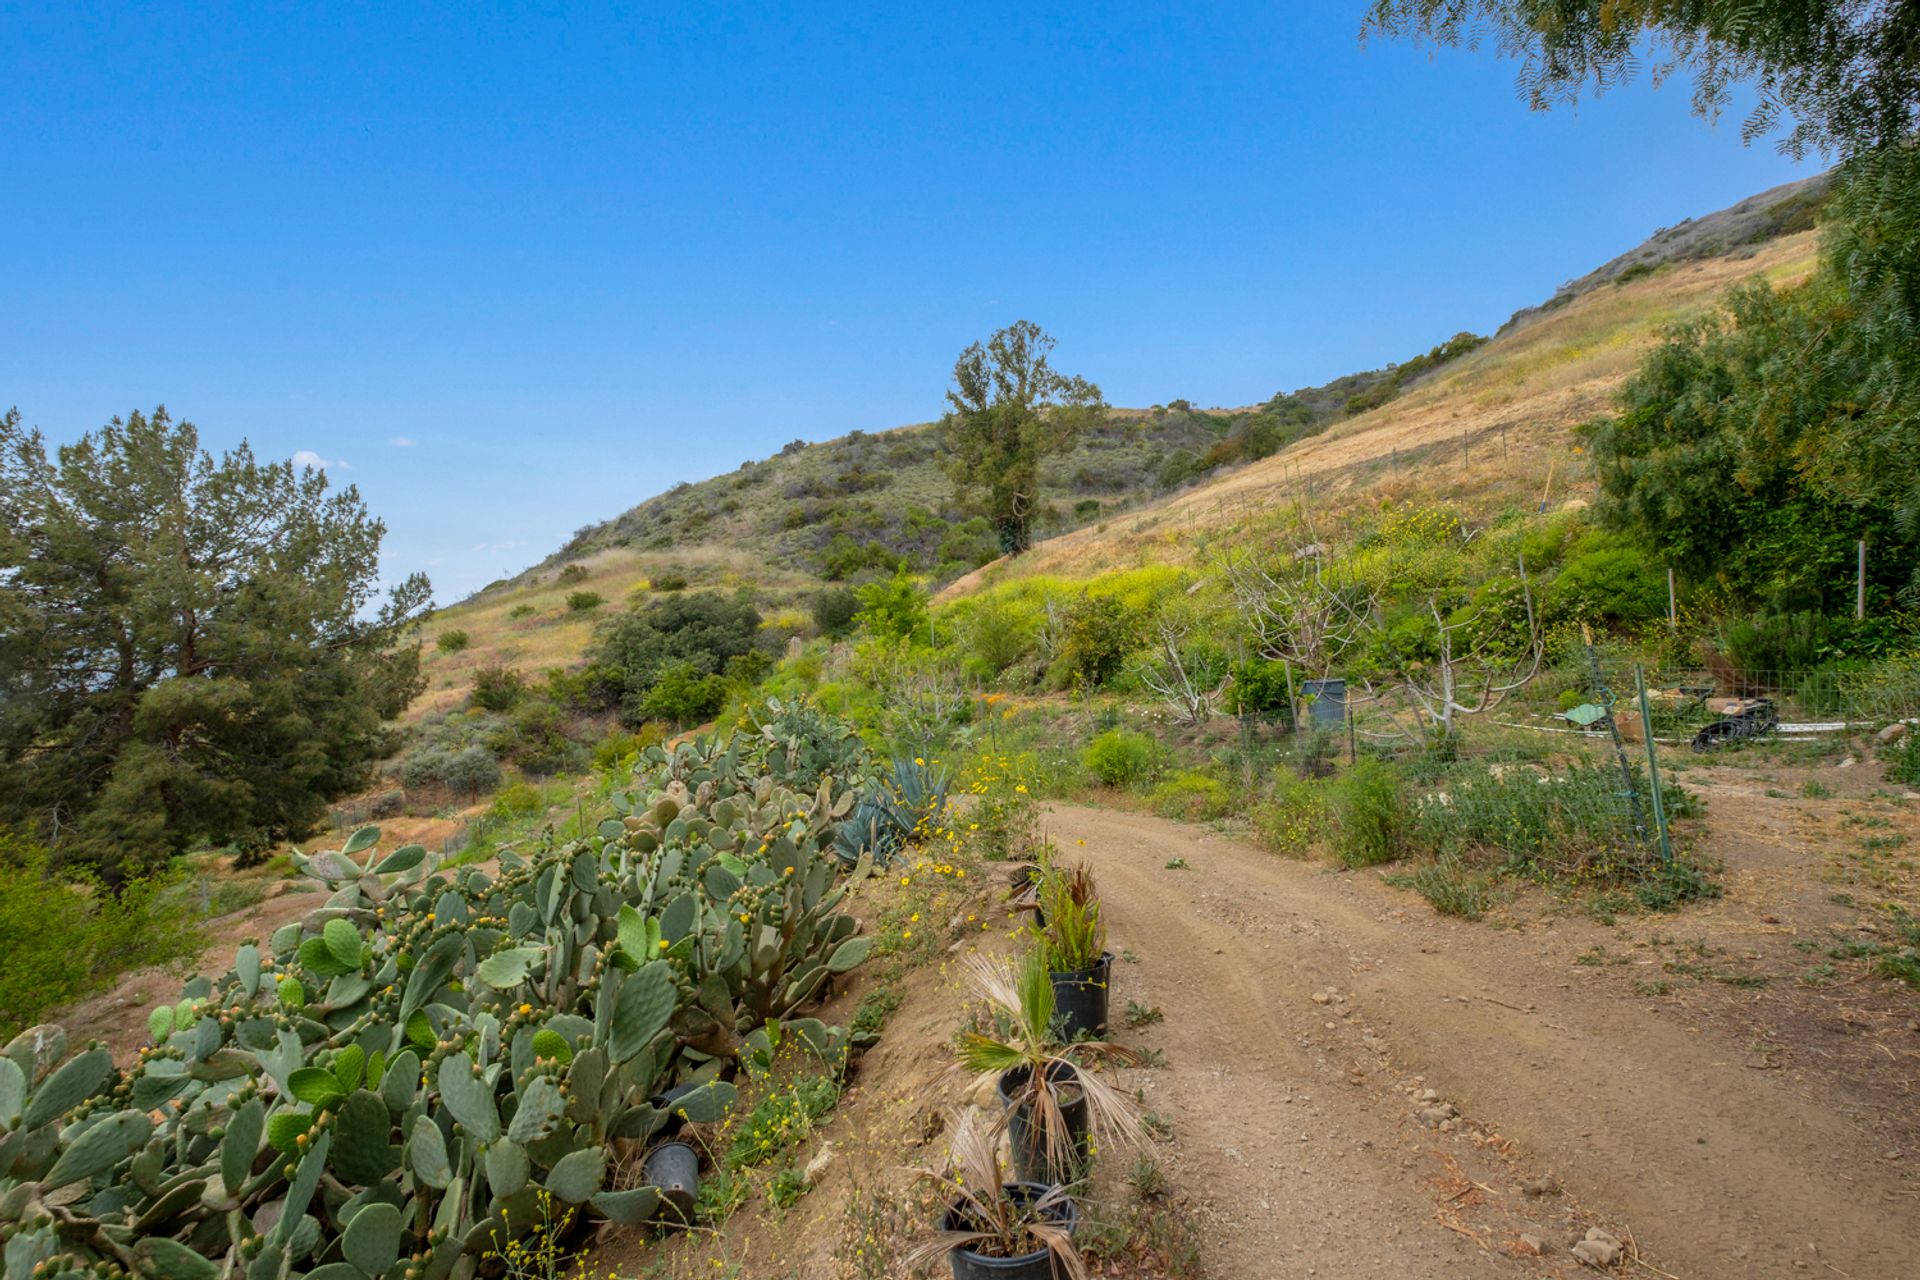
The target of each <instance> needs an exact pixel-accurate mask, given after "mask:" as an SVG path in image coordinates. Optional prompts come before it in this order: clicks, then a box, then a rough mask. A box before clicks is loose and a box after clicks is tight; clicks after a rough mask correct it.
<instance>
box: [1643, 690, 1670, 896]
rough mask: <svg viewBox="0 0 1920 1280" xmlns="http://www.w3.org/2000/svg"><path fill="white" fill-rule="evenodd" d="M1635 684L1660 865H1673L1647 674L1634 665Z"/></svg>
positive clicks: (1665, 801)
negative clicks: (1651, 794)
mask: <svg viewBox="0 0 1920 1280" xmlns="http://www.w3.org/2000/svg"><path fill="white" fill-rule="evenodd" d="M1633 684H1634V688H1635V690H1636V691H1637V692H1638V693H1639V695H1640V729H1641V731H1642V732H1643V733H1645V734H1646V735H1647V789H1648V790H1649V791H1651V792H1653V829H1654V832H1655V834H1656V835H1657V836H1658V837H1659V840H1660V865H1661V866H1663V867H1670V866H1672V865H1673V840H1672V839H1671V838H1670V837H1669V836H1668V835H1667V800H1666V796H1665V795H1664V794H1663V793H1662V792H1661V789H1660V754H1659V752H1658V751H1656V750H1655V749H1654V744H1653V709H1652V708H1651V707H1649V706H1648V705H1647V673H1646V669H1645V668H1644V667H1642V666H1641V665H1640V664H1639V663H1637V662H1636V663H1634V665H1633Z"/></svg>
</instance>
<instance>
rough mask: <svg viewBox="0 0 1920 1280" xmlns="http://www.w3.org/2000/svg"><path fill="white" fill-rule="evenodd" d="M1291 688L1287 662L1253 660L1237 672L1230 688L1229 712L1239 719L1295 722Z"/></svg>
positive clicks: (1241, 666) (1240, 667) (1236, 668)
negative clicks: (1289, 697)
mask: <svg viewBox="0 0 1920 1280" xmlns="http://www.w3.org/2000/svg"><path fill="white" fill-rule="evenodd" d="M1291 685H1292V682H1291V681H1290V680H1288V678H1287V664H1286V663H1284V662H1270V661H1268V660H1266V659H1264V658H1252V659H1249V660H1248V661H1246V662H1242V663H1240V664H1239V665H1238V666H1236V667H1235V668H1234V669H1233V683H1232V684H1230V685H1228V686H1227V710H1229V711H1231V712H1233V714H1235V715H1237V716H1270V717H1276V718H1279V719H1281V720H1283V721H1285V722H1287V723H1291V722H1292V720H1293V713H1292V709H1291V707H1290V706H1289V704H1288V702H1287V693H1288V690H1289V688H1291Z"/></svg>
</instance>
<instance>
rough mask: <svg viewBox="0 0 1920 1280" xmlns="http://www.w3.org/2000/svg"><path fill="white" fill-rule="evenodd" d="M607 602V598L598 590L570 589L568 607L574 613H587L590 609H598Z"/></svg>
mask: <svg viewBox="0 0 1920 1280" xmlns="http://www.w3.org/2000/svg"><path fill="white" fill-rule="evenodd" d="M606 602H607V598H606V597H605V596H603V595H601V594H600V593H599V592H598V591H569V592H568V593H567V609H568V611H569V612H572V613H586V612H588V611H589V610H592V609H598V608H599V607H600V606H601V605H603V604H605V603H606Z"/></svg>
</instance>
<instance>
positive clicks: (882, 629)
mask: <svg viewBox="0 0 1920 1280" xmlns="http://www.w3.org/2000/svg"><path fill="white" fill-rule="evenodd" d="M855 594H856V595H857V596H858V597H859V599H860V612H859V613H858V614H856V615H855V620H856V621H857V622H859V624H860V625H861V626H862V627H865V628H866V629H867V631H868V632H869V633H871V634H873V635H876V636H879V637H881V638H882V639H887V640H906V639H909V638H911V637H913V636H916V635H920V636H924V635H925V633H926V629H927V593H926V591H925V590H923V589H922V588H921V586H920V583H919V582H918V581H917V580H916V579H915V578H914V577H913V576H912V575H911V574H909V573H908V572H907V571H906V570H905V569H899V570H896V571H895V573H894V575H893V576H892V577H891V578H883V579H881V580H880V581H878V582H869V583H868V584H867V585H865V586H863V587H860V588H857V589H856V591H855Z"/></svg>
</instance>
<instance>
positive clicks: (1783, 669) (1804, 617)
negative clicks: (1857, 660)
mask: <svg viewBox="0 0 1920 1280" xmlns="http://www.w3.org/2000/svg"><path fill="white" fill-rule="evenodd" d="M1835 630H1836V628H1835V625H1834V623H1833V622H1832V621H1831V620H1829V619H1828V618H1826V617H1825V616H1823V615H1821V614H1818V613H1813V612H1800V613H1762V614H1757V615H1755V616H1754V617H1752V618H1741V619H1736V620H1734V621H1731V622H1729V623H1727V624H1726V626H1725V627H1724V628H1722V630H1721V634H1720V647H1721V649H1723V650H1724V651H1725V652H1726V655H1727V656H1728V657H1729V658H1731V659H1733V661H1734V663H1735V664H1736V665H1738V666H1739V668H1740V670H1741V672H1742V673H1743V674H1744V675H1746V676H1747V677H1748V678H1749V679H1752V680H1756V681H1766V680H1770V679H1772V678H1773V677H1774V676H1775V675H1776V674H1779V675H1784V676H1796V675H1799V674H1801V673H1802V672H1806V671H1811V670H1812V669H1814V668H1815V667H1818V666H1820V665H1821V663H1822V662H1823V661H1824V660H1825V658H1826V656H1827V654H1829V653H1830V652H1831V651H1832V648H1833V645H1834V643H1835V641H1836V639H1837V637H1836V636H1835V635H1834V631H1835Z"/></svg>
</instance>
